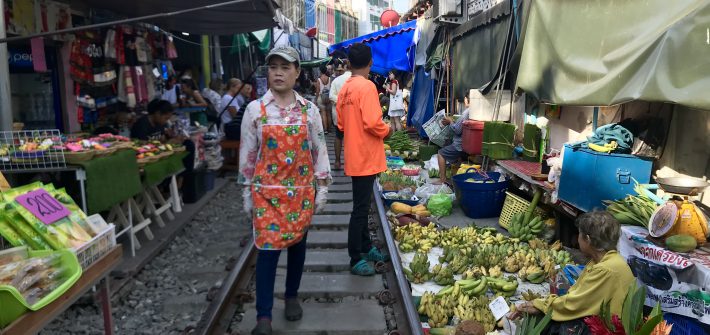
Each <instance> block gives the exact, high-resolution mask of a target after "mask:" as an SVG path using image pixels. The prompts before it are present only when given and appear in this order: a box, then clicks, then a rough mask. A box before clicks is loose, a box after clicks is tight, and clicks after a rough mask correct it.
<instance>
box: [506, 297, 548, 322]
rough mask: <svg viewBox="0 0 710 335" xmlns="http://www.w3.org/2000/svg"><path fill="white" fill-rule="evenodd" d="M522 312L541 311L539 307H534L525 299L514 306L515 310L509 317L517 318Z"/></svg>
mask: <svg viewBox="0 0 710 335" xmlns="http://www.w3.org/2000/svg"><path fill="white" fill-rule="evenodd" d="M523 313H527V314H540V313H542V312H541V311H540V310H539V309H537V308H535V305H533V303H532V302H530V301H526V302H524V303H522V304H518V305H516V306H515V312H514V313H513V314H512V315H511V316H510V319H517V318H519V317H521V316H522V314H523Z"/></svg>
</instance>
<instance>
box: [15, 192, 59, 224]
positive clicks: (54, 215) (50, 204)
mask: <svg viewBox="0 0 710 335" xmlns="http://www.w3.org/2000/svg"><path fill="white" fill-rule="evenodd" d="M15 201H17V202H18V203H19V204H20V205H22V207H25V208H26V209H27V210H28V211H30V213H32V214H33V215H34V216H36V217H37V218H38V219H39V220H40V221H42V223H44V224H47V225H48V224H52V223H55V222H57V221H59V220H61V219H63V218H65V217H67V216H69V214H71V212H70V211H69V210H68V209H67V208H66V207H64V205H62V203H61V202H59V201H57V199H55V198H54V197H53V196H52V195H51V194H49V193H47V191H45V190H44V189H41V188H40V189H38V190H35V191H32V192H28V193H26V194H23V195H21V196H18V197H17V198H15Z"/></svg>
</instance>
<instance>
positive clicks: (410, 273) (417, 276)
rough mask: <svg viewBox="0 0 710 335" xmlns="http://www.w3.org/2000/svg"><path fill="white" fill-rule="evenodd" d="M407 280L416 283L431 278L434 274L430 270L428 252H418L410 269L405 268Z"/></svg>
mask: <svg viewBox="0 0 710 335" xmlns="http://www.w3.org/2000/svg"><path fill="white" fill-rule="evenodd" d="M402 270H404V274H405V275H406V276H407V280H409V281H410V282H412V283H415V284H422V283H424V282H426V281H429V280H431V278H432V274H431V272H429V259H428V258H427V254H423V253H416V254H414V259H413V260H412V263H410V264H409V269H407V268H403V269H402Z"/></svg>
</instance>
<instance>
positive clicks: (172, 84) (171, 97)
mask: <svg viewBox="0 0 710 335" xmlns="http://www.w3.org/2000/svg"><path fill="white" fill-rule="evenodd" d="M179 96H180V86H178V84H177V78H175V76H170V77H168V80H167V81H166V82H165V90H164V91H163V94H161V96H160V99H161V100H166V101H168V102H169V103H170V104H171V105H173V107H177V106H178V97H179Z"/></svg>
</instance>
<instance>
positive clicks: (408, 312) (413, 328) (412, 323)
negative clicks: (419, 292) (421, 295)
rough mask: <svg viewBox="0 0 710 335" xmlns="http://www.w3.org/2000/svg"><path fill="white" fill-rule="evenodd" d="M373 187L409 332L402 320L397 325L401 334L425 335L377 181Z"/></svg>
mask: <svg viewBox="0 0 710 335" xmlns="http://www.w3.org/2000/svg"><path fill="white" fill-rule="evenodd" d="M373 189H374V194H375V196H374V198H375V204H376V205H377V213H378V216H379V220H380V227H381V229H382V233H383V234H384V236H385V244H386V246H387V253H388V254H389V255H390V258H392V261H391V263H392V270H393V271H394V274H395V277H396V286H397V290H396V292H393V293H395V294H396V296H397V298H398V299H397V301H398V302H399V303H400V304H401V306H403V307H404V317H405V318H406V319H407V320H406V327H407V328H409V329H407V330H408V331H407V332H404V329H402V328H401V327H399V325H400V321H401V320H397V325H398V327H399V330H398V331H399V333H400V334H410V335H424V330H423V329H422V325H421V323H420V321H419V313H418V312H417V308H416V307H415V306H414V299H412V291H411V290H410V288H409V281H408V280H407V279H406V277H405V275H404V270H403V269H402V262H400V261H399V259H398V257H399V256H398V255H399V251H398V250H397V245H396V244H395V243H394V236H392V230H391V229H390V225H389V221H388V220H387V216H386V215H385V213H386V211H385V206H384V203H383V202H382V197H379V196H377V195H378V194H379V193H380V190H379V189H378V187H377V183H375V185H373ZM390 284H392V283H390Z"/></svg>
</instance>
